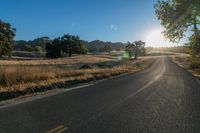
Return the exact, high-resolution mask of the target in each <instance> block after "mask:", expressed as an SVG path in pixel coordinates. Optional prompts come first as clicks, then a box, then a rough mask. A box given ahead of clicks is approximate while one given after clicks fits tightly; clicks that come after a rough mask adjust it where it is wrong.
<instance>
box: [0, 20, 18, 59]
mask: <svg viewBox="0 0 200 133" xmlns="http://www.w3.org/2000/svg"><path fill="white" fill-rule="evenodd" d="M14 36H15V29H14V28H12V27H11V25H10V24H9V23H6V22H3V21H2V20H0V57H2V55H8V56H9V57H10V56H11V53H12V48H13V38H14Z"/></svg>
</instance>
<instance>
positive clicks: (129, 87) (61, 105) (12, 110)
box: [0, 57, 200, 133]
mask: <svg viewBox="0 0 200 133" xmlns="http://www.w3.org/2000/svg"><path fill="white" fill-rule="evenodd" d="M45 132H47V133H62V132H66V133H200V84H199V83H198V82H197V80H196V79H195V78H194V77H193V76H192V75H191V74H190V73H189V72H187V71H185V70H184V69H182V68H180V67H178V66H177V65H176V64H174V63H173V62H172V61H171V59H170V58H169V57H161V58H160V59H158V60H157V61H156V62H155V63H154V64H153V65H152V66H151V67H150V68H148V69H146V70H143V71H141V72H137V73H135V74H128V75H126V76H122V77H117V78H113V79H109V80H106V81H103V82H100V83H98V84H96V85H93V86H89V87H84V88H81V89H76V90H72V91H69V92H64V93H61V94H57V95H53V96H49V97H45V98H42V99H38V100H33V101H29V102H26V103H22V104H18V105H14V106H11V107H6V108H1V109H0V133H45Z"/></svg>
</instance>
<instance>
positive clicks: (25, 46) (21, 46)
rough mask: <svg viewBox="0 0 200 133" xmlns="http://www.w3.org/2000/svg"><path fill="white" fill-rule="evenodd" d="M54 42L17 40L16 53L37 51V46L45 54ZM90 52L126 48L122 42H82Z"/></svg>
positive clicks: (15, 44)
mask: <svg viewBox="0 0 200 133" xmlns="http://www.w3.org/2000/svg"><path fill="white" fill-rule="evenodd" d="M51 41H52V40H51V39H50V38H49V37H40V38H36V39H34V40H29V41H25V40H17V41H15V42H14V50H15V51H29V52H33V51H35V48H36V46H40V47H41V48H42V51H43V52H45V51H46V50H45V49H46V44H47V43H48V42H51ZM82 41H83V43H84V45H85V46H86V47H87V49H88V51H89V52H109V51H113V50H115V51H121V50H124V48H125V43H122V42H115V43H113V42H104V41H100V40H94V41H91V42H88V41H84V40H82Z"/></svg>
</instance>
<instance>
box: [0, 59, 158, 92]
mask: <svg viewBox="0 0 200 133" xmlns="http://www.w3.org/2000/svg"><path fill="white" fill-rule="evenodd" d="M154 60H155V59H152V58H149V59H148V58H147V59H144V60H138V61H136V62H133V61H123V62H121V64H119V65H116V66H114V67H112V68H93V69H63V68H59V67H53V66H34V65H33V66H26V65H20V66H18V65H17V66H12V65H11V66H4V65H3V66H0V92H12V91H19V90H25V89H26V88H30V87H38V86H45V85H50V84H53V83H57V82H61V81H63V82H66V81H71V80H83V79H88V78H90V79H91V78H93V79H95V78H96V77H100V76H106V77H109V76H112V75H119V74H122V73H128V72H133V71H138V70H141V69H144V68H145V67H147V66H148V65H149V64H151V63H152V62H154Z"/></svg>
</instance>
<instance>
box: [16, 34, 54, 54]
mask: <svg viewBox="0 0 200 133" xmlns="http://www.w3.org/2000/svg"><path fill="white" fill-rule="evenodd" d="M51 41H52V40H51V39H50V38H49V37H40V38H36V39H34V40H29V41H25V40H17V41H14V50H15V51H30V52H32V51H35V48H36V46H40V47H41V48H42V51H45V49H46V44H47V43H49V42H51Z"/></svg>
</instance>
